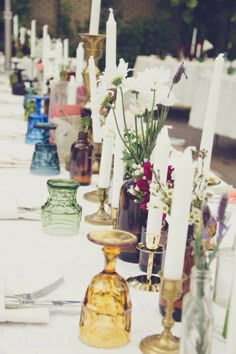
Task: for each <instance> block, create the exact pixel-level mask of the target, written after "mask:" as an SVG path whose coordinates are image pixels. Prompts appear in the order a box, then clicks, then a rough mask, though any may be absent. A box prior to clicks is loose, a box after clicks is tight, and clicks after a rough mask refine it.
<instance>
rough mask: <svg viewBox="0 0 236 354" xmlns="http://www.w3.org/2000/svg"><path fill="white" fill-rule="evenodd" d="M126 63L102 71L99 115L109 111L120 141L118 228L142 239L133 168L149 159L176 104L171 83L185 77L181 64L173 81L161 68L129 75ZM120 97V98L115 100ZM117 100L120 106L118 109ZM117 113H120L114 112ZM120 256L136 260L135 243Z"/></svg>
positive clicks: (142, 219)
mask: <svg viewBox="0 0 236 354" xmlns="http://www.w3.org/2000/svg"><path fill="white" fill-rule="evenodd" d="M128 72H129V69H128V64H127V63H125V62H124V60H123V59H121V60H120V62H119V65H118V67H117V68H115V69H112V70H105V72H104V73H103V75H101V77H100V81H99V100H100V114H101V116H102V117H103V119H106V117H107V116H108V113H109V112H110V111H112V113H113V117H114V123H115V129H116V133H117V134H119V136H120V138H121V140H122V142H123V146H124V149H123V160H124V164H125V173H124V177H125V179H126V181H125V182H124V184H123V186H122V187H121V192H120V203H119V209H118V221H117V228H119V229H122V230H125V231H129V232H131V233H133V234H135V235H136V236H137V242H139V241H140V239H141V231H142V226H143V223H145V221H146V219H147V211H145V212H144V211H143V209H142V208H140V205H139V203H137V202H136V201H135V198H134V196H133V195H132V194H131V193H130V190H131V189H132V185H134V176H133V173H132V171H133V167H134V166H140V168H141V169H142V168H143V164H144V163H145V161H146V160H149V161H150V157H151V154H152V151H153V149H154V147H155V144H156V139H157V136H158V134H159V133H160V131H161V129H162V127H163V126H164V124H165V121H166V118H167V115H168V111H169V107H170V106H172V105H173V104H174V103H175V97H174V94H173V92H172V87H173V85H174V84H176V83H177V82H179V81H180V79H181V76H182V74H184V75H185V76H186V73H185V68H184V65H183V63H182V64H181V65H180V67H179V68H178V70H177V73H176V75H175V76H174V78H173V80H172V83H171V84H169V83H170V76H169V71H168V70H166V69H164V68H163V67H155V68H152V69H145V70H144V71H143V72H139V73H137V75H136V76H135V77H128ZM118 97H119V100H118ZM118 102H120V103H119V104H120V105H121V107H119V109H117V105H118ZM117 112H119V116H118V114H117ZM120 258H121V259H123V260H125V261H128V262H133V263H137V262H138V260H139V253H138V250H137V249H136V245H132V246H130V247H129V248H127V249H123V250H122V252H121V254H120Z"/></svg>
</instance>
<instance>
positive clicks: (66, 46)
mask: <svg viewBox="0 0 236 354" xmlns="http://www.w3.org/2000/svg"><path fill="white" fill-rule="evenodd" d="M68 60H69V39H68V38H65V39H64V41H63V64H64V65H68Z"/></svg>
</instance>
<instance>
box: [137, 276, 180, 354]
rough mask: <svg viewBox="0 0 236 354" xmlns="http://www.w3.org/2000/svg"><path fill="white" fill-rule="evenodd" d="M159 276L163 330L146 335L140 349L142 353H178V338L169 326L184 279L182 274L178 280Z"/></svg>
mask: <svg viewBox="0 0 236 354" xmlns="http://www.w3.org/2000/svg"><path fill="white" fill-rule="evenodd" d="M160 277H161V289H160V292H161V296H162V297H163V298H164V299H165V301H166V309H165V317H164V318H163V320H162V325H163V327H164V330H163V332H162V333H161V334H154V335H152V336H148V337H146V338H144V339H142V341H141V342H140V345H139V347H140V349H141V351H142V353H144V354H178V353H179V338H178V337H175V336H173V334H172V333H171V328H172V327H173V325H174V320H173V317H172V313H173V309H174V305H173V304H174V302H175V301H176V300H177V299H179V298H180V296H181V290H182V283H183V281H184V279H185V275H183V277H182V279H180V280H171V279H166V278H163V273H162V272H160Z"/></svg>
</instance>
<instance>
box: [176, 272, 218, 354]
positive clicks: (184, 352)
mask: <svg viewBox="0 0 236 354" xmlns="http://www.w3.org/2000/svg"><path fill="white" fill-rule="evenodd" d="M181 330H182V332H181V341H180V354H190V353H191V354H199V353H204V354H210V353H211V345H212V338H213V306H212V287H211V272H210V270H199V269H196V268H195V267H193V268H192V273H191V277H190V291H189V292H188V293H187V294H186V295H185V296H184V299H183V314H182V327H181Z"/></svg>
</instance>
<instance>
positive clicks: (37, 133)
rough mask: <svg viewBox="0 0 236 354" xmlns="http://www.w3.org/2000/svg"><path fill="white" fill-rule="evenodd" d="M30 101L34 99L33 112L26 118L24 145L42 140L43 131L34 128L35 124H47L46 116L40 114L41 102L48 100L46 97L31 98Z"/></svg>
mask: <svg viewBox="0 0 236 354" xmlns="http://www.w3.org/2000/svg"><path fill="white" fill-rule="evenodd" d="M29 98H30V99H32V100H34V99H35V112H34V113H32V114H30V115H29V117H28V129H27V133H26V137H25V143H26V144H36V143H40V142H42V140H43V136H42V134H43V130H42V129H37V128H35V124H36V123H47V122H48V116H47V115H46V114H44V113H42V112H41V104H42V100H45V99H48V97H47V96H31V97H29Z"/></svg>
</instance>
